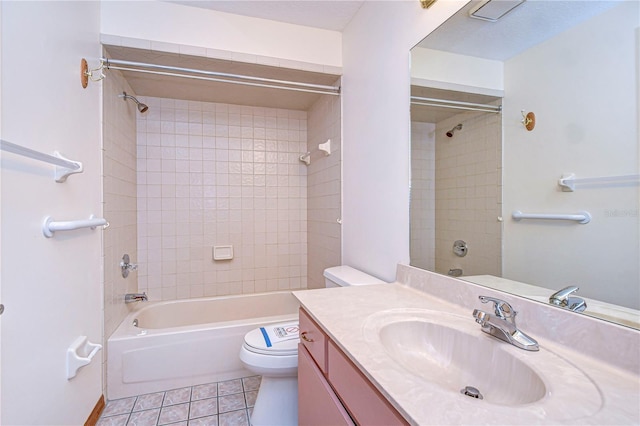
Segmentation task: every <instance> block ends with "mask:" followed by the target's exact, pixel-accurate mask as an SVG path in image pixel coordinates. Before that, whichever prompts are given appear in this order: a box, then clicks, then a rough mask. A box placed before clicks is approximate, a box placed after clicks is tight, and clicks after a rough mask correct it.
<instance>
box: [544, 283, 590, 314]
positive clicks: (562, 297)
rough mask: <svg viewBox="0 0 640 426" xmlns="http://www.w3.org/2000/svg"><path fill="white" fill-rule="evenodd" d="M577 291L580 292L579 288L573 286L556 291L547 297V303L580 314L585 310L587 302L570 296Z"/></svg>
mask: <svg viewBox="0 0 640 426" xmlns="http://www.w3.org/2000/svg"><path fill="white" fill-rule="evenodd" d="M578 290H580V288H579V287H576V286H574V285H570V286H568V287H565V288H563V289H562V290H558V291H556V292H555V293H553V294H552V295H551V296H549V303H551V304H552V305H556V306H560V307H562V308H566V309H569V310H570V311H575V312H582V311H584V310H585V309H587V302H585V301H584V299H583V298H582V297H578V296H571V294H572V293H575V292H576V291H578Z"/></svg>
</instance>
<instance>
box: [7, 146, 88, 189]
mask: <svg viewBox="0 0 640 426" xmlns="http://www.w3.org/2000/svg"><path fill="white" fill-rule="evenodd" d="M0 149H1V150H2V151H7V152H11V153H14V154H17V155H22V156H23V157H27V158H31V159H33V160H38V161H44V162H45V163H49V164H53V165H54V166H56V173H55V179H56V182H64V181H65V180H67V177H68V176H69V175H72V174H74V173H82V171H83V169H82V163H81V162H79V161H73V160H69V159H68V158H65V157H63V156H62V155H61V154H60V153H59V152H57V151H55V152H54V153H53V155H49V154H44V153H42V152H38V151H34V150H33V149H29V148H25V147H24V146H20V145H16V144H15V143H11V142H7V141H5V140H0Z"/></svg>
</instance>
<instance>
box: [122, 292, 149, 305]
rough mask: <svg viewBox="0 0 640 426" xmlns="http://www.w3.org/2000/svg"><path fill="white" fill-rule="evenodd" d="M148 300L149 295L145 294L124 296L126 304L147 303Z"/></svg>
mask: <svg viewBox="0 0 640 426" xmlns="http://www.w3.org/2000/svg"><path fill="white" fill-rule="evenodd" d="M147 300H148V299H147V293H146V292H143V293H142V294H140V293H127V294H125V295H124V303H131V302H146V301H147Z"/></svg>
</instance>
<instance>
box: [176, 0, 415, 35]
mask: <svg viewBox="0 0 640 426" xmlns="http://www.w3.org/2000/svg"><path fill="white" fill-rule="evenodd" d="M395 1H397V0H395ZM416 1H417V0H416ZM169 2H170V3H177V4H182V5H185V6H192V7H199V8H202V9H209V10H216V11H218V12H226V13H233V14H236V15H244V16H251V17H254V18H262V19H269V20H272V21H278V22H286V23H289V24H296V25H304V26H307V27H315V28H322V29H325V30H332V31H343V30H344V29H345V27H346V26H347V24H348V23H349V22H350V21H351V19H352V18H353V17H354V16H355V14H356V13H357V12H358V9H360V6H362V4H363V3H364V1H351V0H346V1H341V0H324V1H317V0H283V1H272V0H235V1H225V0H220V1H218V0H214V1H210V0H195V1H190V0H171V1H169Z"/></svg>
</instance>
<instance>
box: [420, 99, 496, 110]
mask: <svg viewBox="0 0 640 426" xmlns="http://www.w3.org/2000/svg"><path fill="white" fill-rule="evenodd" d="M411 103H412V104H413V105H423V106H433V107H438V108H452V109H461V110H466V111H481V112H492V113H496V114H497V113H499V112H501V111H502V105H486V104H476V103H472V102H461V101H450V100H446V99H435V98H422V97H419V96H411Z"/></svg>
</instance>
